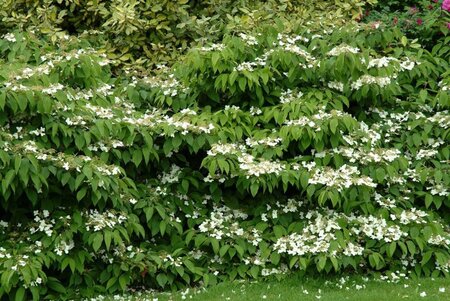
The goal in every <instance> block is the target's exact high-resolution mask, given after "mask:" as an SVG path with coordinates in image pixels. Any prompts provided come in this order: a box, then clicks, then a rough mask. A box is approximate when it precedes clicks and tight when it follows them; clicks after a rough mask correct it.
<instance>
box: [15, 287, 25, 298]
mask: <svg viewBox="0 0 450 301" xmlns="http://www.w3.org/2000/svg"><path fill="white" fill-rule="evenodd" d="M14 300H15V301H23V300H25V289H24V288H23V287H19V288H18V289H17V291H16V297H15V298H14Z"/></svg>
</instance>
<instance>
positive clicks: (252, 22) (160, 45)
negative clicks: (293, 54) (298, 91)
mask: <svg viewBox="0 0 450 301" xmlns="http://www.w3.org/2000/svg"><path fill="white" fill-rule="evenodd" d="M366 2H368V3H375V2H376V1H375V0H369V1H361V0H351V1H350V0H348V1H311V0H309V1H297V0H270V1H256V0H240V1H230V0H208V1H194V0H191V1H189V0H177V1H168V0H152V1H135V0H114V1H104V0H100V1H86V0H82V1H74V0H19V1H17V0H8V1H2V3H1V4H0V19H1V21H0V25H1V28H3V30H6V31H5V32H3V33H7V31H8V29H9V30H11V29H14V28H20V29H23V30H35V31H39V32H43V33H53V34H55V35H57V34H59V35H63V34H67V33H68V34H78V33H81V32H83V31H88V34H89V35H95V36H96V37H97V39H101V40H104V44H103V45H101V48H102V49H104V50H105V51H106V52H108V53H111V55H113V54H114V56H115V57H116V58H120V61H121V62H122V63H124V62H130V63H132V64H133V65H135V64H136V63H139V64H145V65H147V66H150V67H155V65H157V64H161V63H170V64H171V63H173V62H174V61H176V59H177V57H178V56H179V55H180V53H184V52H185V51H186V50H187V49H188V48H189V47H190V46H191V45H201V44H203V43H205V42H208V41H209V42H216V41H220V40H221V39H222V38H223V35H224V34H225V33H230V32H233V31H235V30H240V31H247V30H250V29H252V28H254V27H255V26H257V25H258V24H261V23H273V22H274V21H273V20H275V19H282V20H284V22H298V21H300V22H306V21H309V20H321V21H322V22H324V23H327V24H330V23H332V24H334V23H336V24H341V23H343V22H345V21H346V20H347V19H348V17H350V16H353V17H355V16H357V15H359V14H360V13H361V6H362V5H363V4H364V3H366ZM330 3H331V4H330ZM0 33H1V32H0ZM56 39H57V37H56V36H55V37H54V40H56Z"/></svg>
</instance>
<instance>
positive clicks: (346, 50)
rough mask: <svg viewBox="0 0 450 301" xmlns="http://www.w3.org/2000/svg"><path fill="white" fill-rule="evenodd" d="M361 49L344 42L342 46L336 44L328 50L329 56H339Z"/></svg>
mask: <svg viewBox="0 0 450 301" xmlns="http://www.w3.org/2000/svg"><path fill="white" fill-rule="evenodd" d="M359 51H360V50H359V48H358V47H352V46H349V45H346V44H342V45H340V46H336V47H334V48H333V49H331V50H330V51H329V52H328V55H329V56H339V55H340V54H342V53H353V54H356V53H358V52H359Z"/></svg>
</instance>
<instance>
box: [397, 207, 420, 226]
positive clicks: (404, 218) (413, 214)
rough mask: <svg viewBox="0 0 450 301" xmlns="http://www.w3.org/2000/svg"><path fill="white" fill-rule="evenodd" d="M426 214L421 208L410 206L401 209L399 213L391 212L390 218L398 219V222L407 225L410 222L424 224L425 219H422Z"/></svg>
mask: <svg viewBox="0 0 450 301" xmlns="http://www.w3.org/2000/svg"><path fill="white" fill-rule="evenodd" d="M426 216H428V214H427V213H426V212H424V211H422V210H418V209H416V208H412V209H411V210H403V211H402V213H400V215H395V214H391V219H392V220H397V219H398V220H399V222H400V224H403V225H408V224H410V223H417V224H424V223H426V221H425V220H424V219H423V218H424V217H426Z"/></svg>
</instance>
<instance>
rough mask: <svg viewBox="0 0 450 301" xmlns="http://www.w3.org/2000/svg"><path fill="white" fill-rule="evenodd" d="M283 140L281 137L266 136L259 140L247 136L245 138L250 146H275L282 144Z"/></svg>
mask: <svg viewBox="0 0 450 301" xmlns="http://www.w3.org/2000/svg"><path fill="white" fill-rule="evenodd" d="M282 141H283V140H282V139H281V138H279V137H266V138H262V139H259V140H256V139H251V138H247V139H245V144H246V145H247V146H248V147H257V146H259V145H264V146H267V147H275V146H277V145H278V144H280V143H281V142H282Z"/></svg>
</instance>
